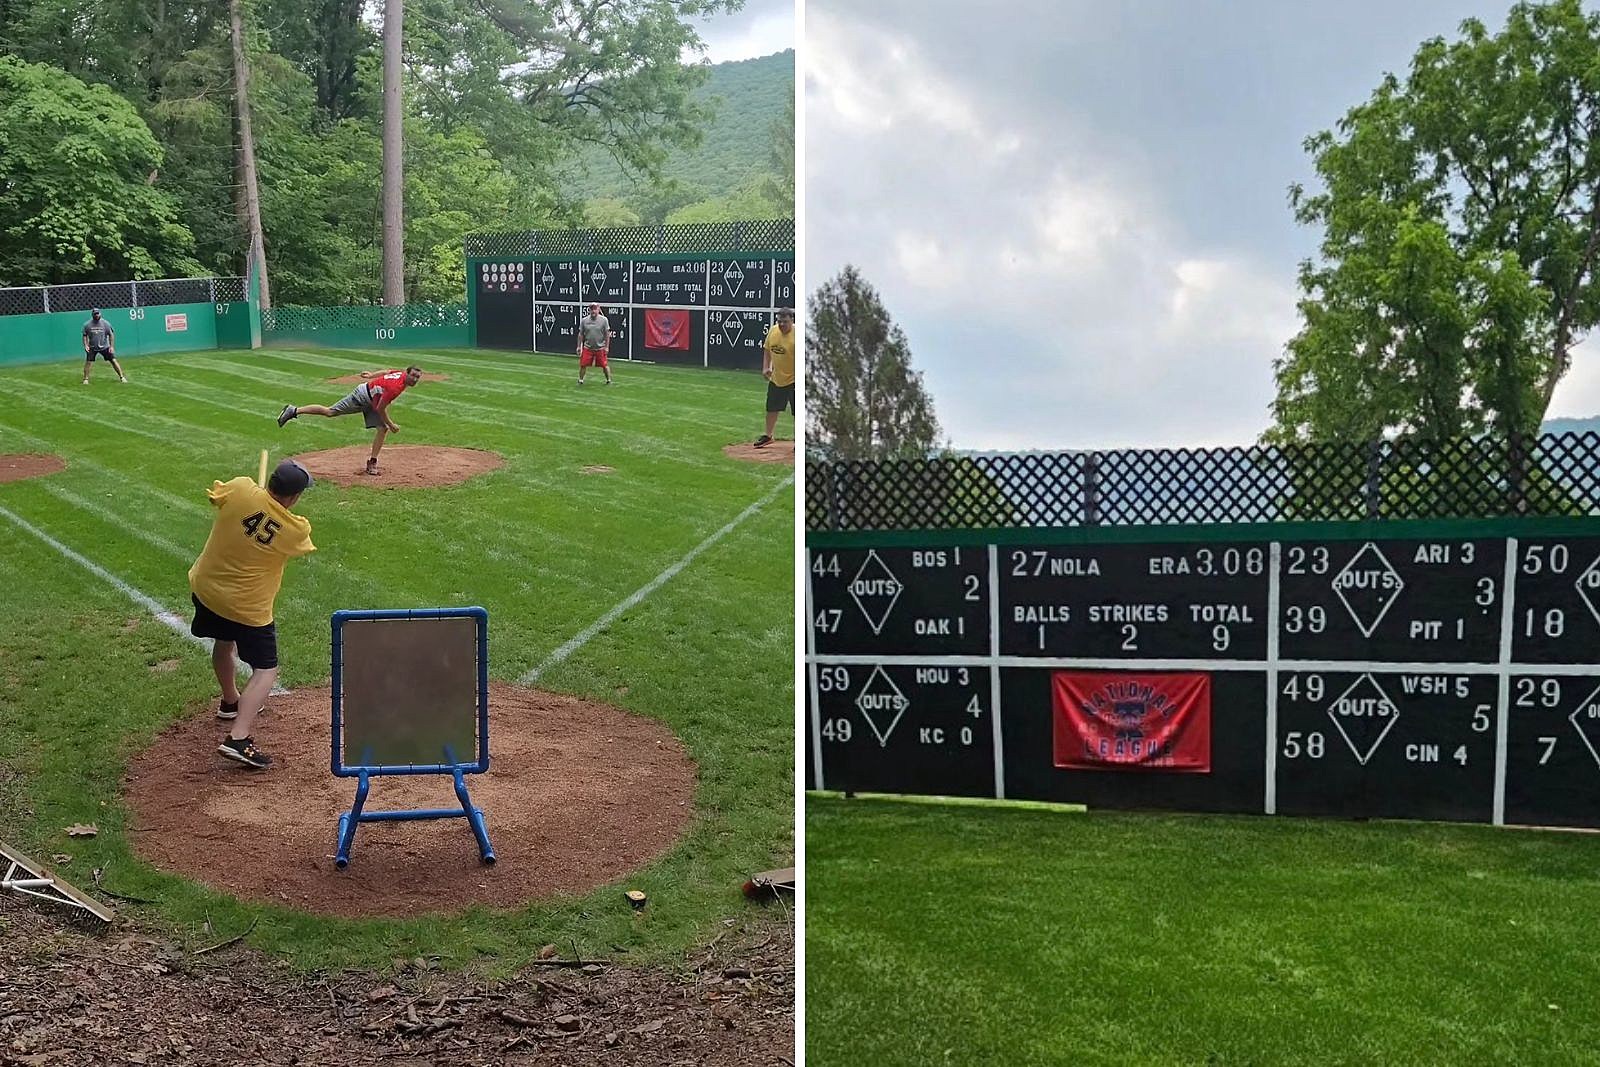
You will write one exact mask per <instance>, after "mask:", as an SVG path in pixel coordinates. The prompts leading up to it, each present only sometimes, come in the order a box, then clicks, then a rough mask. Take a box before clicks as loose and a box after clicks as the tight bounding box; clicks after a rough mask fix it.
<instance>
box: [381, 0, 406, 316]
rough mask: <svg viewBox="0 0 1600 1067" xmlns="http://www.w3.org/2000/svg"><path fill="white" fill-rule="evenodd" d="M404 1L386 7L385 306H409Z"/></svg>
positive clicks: (390, 2)
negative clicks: (403, 94)
mask: <svg viewBox="0 0 1600 1067" xmlns="http://www.w3.org/2000/svg"><path fill="white" fill-rule="evenodd" d="M404 27H405V4H404V0H384V4H383V302H384V303H385V304H390V305H396V304H404V303H405V302H406V252H405V233H406V216H405V177H404V173H403V171H404V160H405V119H404V118H403V115H404V113H405V111H404V100H403V98H402V96H401V84H400V66H401V63H402V62H403V60H402V58H401V49H402V41H403V38H404Z"/></svg>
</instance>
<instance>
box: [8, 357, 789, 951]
mask: <svg viewBox="0 0 1600 1067" xmlns="http://www.w3.org/2000/svg"><path fill="white" fill-rule="evenodd" d="M408 362H415V363H417V364H420V365H421V366H422V367H423V369H424V370H425V371H426V372H428V374H429V375H430V376H432V375H435V374H437V375H440V376H442V378H443V380H433V379H431V378H430V380H425V381H423V382H421V383H420V384H418V385H417V386H415V387H413V388H412V389H410V390H408V391H407V392H406V393H405V394H404V395H403V396H402V397H401V398H400V399H399V400H398V401H397V402H396V403H395V405H394V407H393V408H392V409H391V414H392V415H393V417H394V419H395V421H396V422H397V423H398V424H399V426H400V427H401V432H400V433H399V434H398V435H395V436H391V437H390V439H389V442H388V444H387V445H386V447H385V450H384V453H383V458H382V468H381V469H382V471H383V474H382V475H381V476H380V477H377V478H366V477H363V476H361V474H360V470H361V463H362V460H363V459H364V457H365V453H366V449H367V446H368V445H369V443H370V440H371V436H372V435H371V433H370V431H366V430H364V429H363V428H362V425H361V418H360V417H359V416H354V417H346V418H339V419H323V418H309V417H308V418H301V419H298V420H295V421H292V422H290V423H289V424H288V425H287V426H285V427H283V428H281V429H280V428H279V426H278V425H277V423H276V421H275V416H276V415H277V414H278V412H279V410H280V408H281V407H282V406H283V405H284V404H288V403H298V404H307V403H320V404H332V403H333V402H334V401H335V400H337V399H338V398H339V397H341V396H343V395H344V394H345V393H346V392H347V391H348V390H349V388H350V386H349V385H348V384H341V383H339V382H338V381H336V379H341V378H346V377H348V376H349V375H352V374H355V373H356V372H359V371H362V370H382V369H386V368H389V367H392V366H396V365H399V366H404V365H405V364H406V363H408ZM125 366H126V368H127V370H128V374H129V378H130V381H129V382H128V383H127V384H120V383H119V382H118V381H117V379H116V376H115V375H114V374H112V373H111V372H110V369H109V368H108V367H106V366H105V365H104V364H100V365H98V366H97V368H96V371H95V376H94V380H93V382H92V383H91V384H90V385H89V386H88V387H84V386H82V385H81V384H80V382H79V378H80V374H79V371H80V370H81V364H80V363H79V362H77V361H75V360H67V361H64V362H62V363H57V364H49V365H37V366H27V367H18V368H9V369H6V370H4V371H0V396H3V397H4V398H5V403H4V405H3V406H0V454H7V455H13V456H14V455H19V454H29V455H37V456H48V457H55V458H56V460H59V462H60V464H64V466H62V467H61V469H59V470H57V471H55V472H54V473H47V474H44V475H43V476H38V477H28V478H23V479H20V480H14V481H7V482H4V483H3V484H0V829H3V834H0V836H3V837H4V838H6V839H7V840H8V841H10V842H11V843H12V844H13V845H15V846H17V847H20V848H21V849H23V850H24V851H26V852H29V853H30V854H32V855H33V856H35V857H37V858H39V859H41V860H44V861H46V862H52V863H53V865H54V866H56V868H57V870H58V871H59V872H60V873H61V874H62V875H63V876H65V877H67V878H69V879H71V880H73V881H74V882H76V883H77V884H78V885H79V886H80V887H82V888H84V889H86V890H89V891H91V892H95V891H101V892H102V893H103V896H104V897H105V898H106V899H108V901H109V902H112V903H116V904H118V905H119V906H120V908H121V911H122V914H123V915H125V916H128V917H129V918H131V919H133V920H134V921H135V922H136V923H137V924H138V925H139V926H140V928H141V929H155V930H158V931H162V932H163V936H165V937H168V938H170V939H171V940H172V941H173V942H175V943H176V944H177V945H179V946H180V947H190V948H192V947H195V946H200V945H203V944H207V943H212V942H217V941H221V940H223V939H225V938H227V937H228V936H230V935H233V934H237V933H239V932H242V931H249V933H248V936H247V937H246V938H245V939H244V942H243V944H244V945H245V946H248V947H254V948H257V949H262V950H266V951H267V952H268V953H269V954H271V955H273V956H275V957H277V958H280V959H283V960H286V961H287V962H288V963H290V964H291V965H292V966H293V967H295V968H299V969H313V968H315V969H323V970H326V969H336V968H347V967H356V968H365V967H379V968H384V967H388V966H389V965H390V963H391V961H393V960H395V959H412V958H415V957H423V958H427V959H430V960H436V961H437V962H438V963H440V964H442V965H444V966H445V967H447V968H448V967H451V966H454V965H459V964H464V963H466V962H467V961H477V962H478V963H479V964H480V965H482V966H483V967H486V968H489V969H498V970H501V971H510V970H512V969H515V968H516V967H518V966H519V965H521V964H523V963H525V962H527V961H529V960H530V959H532V958H533V957H534V956H535V955H536V954H538V953H539V952H540V950H541V947H545V946H552V945H553V946H557V948H558V950H559V953H560V955H561V956H562V957H563V958H589V957H600V956H603V957H605V958H606V959H607V960H608V961H609V962H610V963H613V964H621V963H641V964H652V963H657V962H662V961H669V960H674V959H681V958H682V957H683V954H684V953H685V952H686V951H688V950H689V949H690V948H692V947H693V946H696V945H704V944H706V943H707V942H709V941H711V940H712V939H713V938H715V937H716V936H717V935H718V934H719V933H721V932H724V931H726V930H728V929H730V927H732V926H734V925H737V926H738V928H739V929H740V930H744V931H749V930H752V929H753V931H754V933H752V934H750V936H751V937H752V938H759V937H760V936H762V934H761V931H762V929H763V927H764V926H765V927H767V928H768V933H769V934H772V935H774V936H779V937H780V939H787V938H788V936H789V935H788V934H787V932H786V931H787V929H788V921H787V919H788V916H787V909H786V908H783V907H781V906H773V907H769V908H766V909H762V908H760V907H759V906H756V905H752V904H750V903H749V902H747V901H746V900H745V899H744V897H743V895H742V894H741V891H740V887H741V885H742V883H743V882H744V880H745V878H746V877H748V876H749V875H750V874H751V873H753V872H757V871H760V870H763V869H767V868H772V867H779V866H786V865H789V864H791V863H792V862H793V855H794V852H793V849H794V840H793V837H794V827H793V822H794V816H793V812H794V806H793V799H792V798H793V770H792V768H793V742H792V736H793V721H794V720H793V704H794V702H793V673H794V672H793V648H794V637H793V634H794V598H793V592H792V589H793V574H794V566H793V559H794V554H793V542H794V534H793V531H794V502H793V491H792V485H793V483H792V478H793V468H792V466H790V465H787V464H784V463H760V462H749V461H744V460H740V459H736V458H730V457H729V456H728V455H725V454H724V452H723V449H724V447H725V446H728V445H732V444H737V443H741V442H749V441H750V440H751V439H753V438H754V437H755V436H756V434H757V433H759V432H760V429H761V413H762V411H761V409H762V400H763V396H764V392H763V389H764V386H763V383H762V382H761V380H760V379H759V378H758V377H756V376H755V375H750V374H735V373H725V372H716V371H705V370H701V369H686V368H665V367H653V366H646V365H630V364H626V363H621V364H618V365H616V366H615V371H616V376H617V384H616V385H614V386H611V387H606V386H603V385H602V384H601V383H600V381H599V376H598V375H595V376H593V377H592V378H591V380H590V382H589V383H588V384H587V385H585V386H584V387H582V388H581V389H580V388H578V386H577V384H576V382H575V380H574V379H575V377H576V373H575V372H576V363H575V361H574V360H572V359H565V360H561V359H546V358H534V357H528V356H516V357H512V356H502V355H490V354H487V353H481V352H476V351H471V350H450V351H442V352H412V353H403V354H399V355H396V354H394V353H389V354H380V353H376V352H360V351H343V350H341V351H305V350H294V349H274V350H261V351H255V352H203V353H195V354H185V355H174V356H153V357H144V358H137V359H130V360H127V361H125ZM779 436H780V437H793V421H792V419H790V418H788V417H787V416H786V417H785V419H784V421H783V422H782V423H780V427H779ZM417 446H428V449H423V450H418V448H417ZM263 448H267V449H270V450H271V455H272V460H273V462H274V463H276V462H277V460H278V459H280V458H282V457H286V456H303V455H307V454H313V453H319V452H321V453H328V452H330V450H336V449H344V448H349V449H351V451H350V452H349V453H333V454H332V455H331V456H330V455H324V456H322V457H320V458H319V459H318V461H317V462H318V463H320V464H321V466H320V467H319V466H317V465H315V464H312V463H308V466H312V469H313V471H318V470H323V471H326V472H327V473H324V474H323V475H321V476H319V478H318V483H317V485H316V486H315V487H313V488H312V489H311V490H309V491H308V492H307V493H306V494H305V495H304V497H303V499H302V500H301V501H300V503H299V505H298V506H297V508H296V510H297V511H298V512H299V513H301V514H303V515H305V516H306V517H307V518H309V519H310V521H311V523H312V526H313V540H314V541H315V543H316V545H317V547H318V551H317V552H315V553H314V554H312V555H311V556H309V557H307V558H305V559H303V560H296V561H293V562H291V563H290V565H289V566H288V568H287V571H286V573H285V577H284V583H283V590H282V593H281V595H280V596H279V598H278V601H277V619H276V621H277V626H278V634H279V637H278V640H279V653H280V659H281V663H282V674H281V677H280V685H282V686H283V687H285V688H286V690H287V692H286V693H282V694H277V695H275V696H274V697H273V698H272V699H271V700H270V701H269V703H268V709H269V710H268V711H267V712H265V713H264V714H263V716H262V718H261V719H260V720H259V721H258V723H257V726H256V728H255V736H256V740H257V743H258V744H259V745H260V747H261V748H262V749H263V750H265V751H266V752H268V753H269V754H272V755H274V757H275V758H276V760H277V763H276V764H275V765H274V766H273V767H271V768H269V769H267V770H265V771H259V772H257V771H252V770H250V769H247V768H243V767H239V766H237V765H232V764H228V763H227V761H224V760H222V759H221V758H220V757H219V756H218V755H217V754H216V752H215V746H216V743H217V740H219V739H220V738H221V736H222V734H223V732H224V728H223V727H222V726H221V725H220V724H218V723H216V722H215V721H214V720H213V718H212V716H213V709H214V707H215V700H216V687H217V685H216V680H215V678H214V677H213V676H212V671H211V663H210V657H209V655H208V653H207V652H206V650H205V648H204V647H202V646H200V645H199V644H197V643H196V642H195V641H193V640H191V639H189V638H188V637H187V636H186V635H185V633H184V631H186V629H187V621H188V619H189V618H190V617H191V615H192V609H191V606H190V603H189V590H188V585H187V581H186V577H185V575H186V572H187V569H188V567H189V565H190V563H191V562H192V561H193V560H194V558H195V556H196V554H197V553H198V552H199V550H200V548H201V546H202V545H203V544H204V542H205V539H206V535H207V533H208V531H209V529H210V524H211V508H210V507H209V506H208V505H207V503H206V497H205V491H206V489H207V488H208V487H209V486H210V485H211V483H212V481H213V479H222V480H226V479H229V478H233V477H237V476H240V475H248V476H250V477H252V478H254V477H255V476H256V474H257V470H258V463H259V457H260V452H261V450H262V449H263ZM433 449H457V450H463V451H459V452H456V453H454V454H453V455H454V456H455V458H456V459H460V458H461V457H463V456H464V457H466V458H467V459H468V460H472V459H473V458H474V457H476V458H478V459H486V460H487V461H486V462H484V463H481V464H474V463H472V462H468V463H467V464H465V466H462V465H460V464H458V463H455V462H454V460H452V459H451V456H450V455H446V454H444V453H440V452H435V451H431V450H433ZM491 453H492V454H493V455H488V454H491ZM352 457H353V458H352ZM40 462H44V461H40ZM50 465H51V466H54V465H55V464H54V463H51V464H50ZM458 468H459V469H458ZM480 469H481V472H479V471H480ZM346 475H349V476H348V477H347V476H346ZM462 478H465V479H466V480H459V479H462ZM452 480H454V481H455V482H456V484H441V483H449V482H451V481H452ZM341 483H343V484H341ZM474 604H476V605H482V606H483V607H485V608H487V609H488V612H489V617H490V638H489V655H490V675H491V678H492V679H493V681H494V683H495V687H496V688H495V693H496V698H495V699H496V702H497V710H496V711H495V716H496V717H495V719H494V720H493V731H492V735H491V758H492V760H493V763H492V766H491V769H490V771H489V773H488V774H487V775H484V776H482V779H483V780H482V781H479V782H475V783H474V788H475V793H476V794H477V798H478V801H479V803H480V805H481V806H482V807H484V809H485V811H486V815H487V819H488V824H489V830H490V833H491V834H492V835H495V836H496V840H495V845H496V848H497V851H498V852H499V856H500V858H499V863H498V864H496V865H495V866H494V867H492V868H490V867H481V866H479V865H478V864H477V862H476V853H475V850H474V849H473V847H472V842H471V838H470V835H469V834H468V833H467V830H466V829H465V827H464V825H463V824H462V823H461V822H459V821H456V822H441V823H421V824H406V826H405V827H404V828H401V827H399V826H395V827H394V829H392V830H391V829H390V828H389V826H390V825H391V824H374V825H373V826H371V827H366V828H363V829H362V831H361V836H360V837H359V838H358V840H357V846H356V850H355V853H354V856H353V860H352V863H351V866H350V868H349V870H347V871H336V870H334V868H333V866H332V864H331V862H330V857H331V854H332V851H333V846H334V832H335V825H334V822H333V816H334V815H336V810H337V809H336V808H334V807H333V805H335V804H342V805H344V806H348V804H349V800H350V794H351V793H353V788H352V783H351V782H350V781H348V780H343V781H339V782H335V781H334V780H333V779H332V777H331V775H330V774H329V771H328V767H327V744H328V734H329V728H330V727H329V711H328V702H327V689H326V687H327V685H328V680H329V674H330V660H329V615H330V614H331V613H332V612H334V611H336V610H339V609H360V608H427V607H449V606H461V605H474ZM497 780H498V782H499V783H500V784H499V786H498V787H496V785H495V782H496V781H497ZM446 781H447V780H446ZM385 788H386V787H385V785H384V784H383V783H382V780H379V781H378V783H377V784H375V785H374V787H373V803H374V804H377V803H381V801H382V796H383V791H384V789H385ZM446 792H448V789H446ZM497 805H498V807H497ZM73 826H80V827H81V826H91V827H93V829H94V831H95V833H94V834H93V835H92V836H69V835H68V834H67V833H66V828H68V827H73ZM390 834H393V835H398V836H386V835H390ZM441 842H442V843H443V844H439V843H441ZM440 849H443V850H444V851H439V850H440ZM458 861H459V862H458ZM364 866H365V868H366V870H365V873H364V872H363V867H364ZM374 872H380V874H381V876H379V874H375V873H374ZM626 889H639V890H642V891H644V892H645V893H646V894H647V896H648V901H649V903H648V905H647V906H646V907H645V908H643V909H642V910H637V911H636V910H634V909H632V908H630V907H629V905H628V902H627V901H626V900H625V899H624V897H623V891H624V890H626ZM752 924H753V926H752ZM549 951H550V950H549V949H548V948H546V953H547V954H548V953H549ZM208 958H209V957H208Z"/></svg>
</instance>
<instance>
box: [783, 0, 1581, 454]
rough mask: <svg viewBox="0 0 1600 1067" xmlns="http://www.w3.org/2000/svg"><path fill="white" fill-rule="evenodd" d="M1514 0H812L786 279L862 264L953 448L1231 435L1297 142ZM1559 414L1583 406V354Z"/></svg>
mask: <svg viewBox="0 0 1600 1067" xmlns="http://www.w3.org/2000/svg"><path fill="white" fill-rule="evenodd" d="M1508 7H1509V2H1508V0H1497V2H1492V3H1491V2H1478V0H1344V2H1342V3H1338V4H1334V3H1323V2H1315V3H1313V2H1301V0H1293V2H1286V0H1139V2H1132V0H1123V2H1108V0H999V2H993V3H989V4H981V5H980V4H969V3H951V2H948V0H932V2H930V0H873V2H872V3H870V4H865V3H858V2H848V0H808V2H807V5H806V46H805V50H804V53H803V57H802V61H803V63H804V65H805V71H806V75H805V123H806V140H805V145H806V152H805V160H804V169H805V205H806V216H805V219H806V228H805V241H806V284H807V285H808V287H810V288H811V289H815V288H816V287H817V286H818V285H819V284H820V283H821V282H822V281H823V280H825V279H826V278H829V277H831V276H832V275H834V274H835V273H837V271H838V270H839V269H840V268H841V267H842V266H843V265H844V264H845V263H854V264H855V265H856V266H857V267H859V268H860V269H861V271H862V272H863V274H864V275H865V276H866V277H867V279H868V280H869V281H871V282H872V283H873V284H874V285H875V286H877V288H878V289H879V291H880V292H881V293H882V295H883V297H884V301H885V303H886V304H887V306H888V308H889V311H890V314H891V315H893V316H894V318H895V319H896V321H897V322H899V324H900V325H901V326H902V327H903V328H904V329H905V331H906V334H907V336H908V338H909V340H910V343H911V350H912V353H913V357H914V359H915V362H916V364H917V366H918V367H919V368H920V369H922V370H923V371H924V372H925V376H926V381H927V384H928V385H929V387H930V391H931V392H932V394H933V398H934V402H935V404H936V406H937V408H938V413H939V417H940V420H941V422H942V423H943V425H944V428H945V431H946V433H947V434H948V435H949V436H950V437H951V438H952V439H953V442H954V444H955V445H956V446H957V447H959V448H977V449H1016V448H1086V447H1125V446H1135V445H1178V444H1242V443H1249V442H1251V441H1253V440H1254V439H1255V438H1256V437H1257V435H1258V434H1259V433H1260V432H1261V431H1262V430H1263V429H1264V428H1265V427H1266V425H1267V421H1268V414H1267V407H1268V404H1269V402H1270V400H1271V398H1272V395H1273V389H1272V372H1271V367H1272V360H1273V359H1274V358H1275V357H1276V356H1277V355H1278V353H1279V352H1280V351H1281V349H1282V346H1283V342H1284V341H1285V340H1286V339H1287V338H1288V337H1290V336H1291V335H1292V334H1293V333H1294V332H1295V330H1296V329H1297V321H1296V315H1295V308H1294V301H1295V294H1296V289H1295V286H1294V277H1295V268H1296V265H1297V263H1298V262H1299V261H1300V260H1301V259H1302V258H1304V257H1306V256H1307V255H1309V254H1310V253H1311V252H1312V251H1314V248H1315V243H1316V238H1317V235H1316V233H1315V231H1312V230H1308V229H1303V228H1300V227H1298V226H1296V225H1295V223H1294V221H1293V219H1292V218H1291V217H1290V214H1289V209H1288V203H1287V194H1286V190H1287V188H1288V186H1289V184H1290V183H1291V182H1292V181H1296V180H1301V181H1308V182H1309V180H1310V178H1311V172H1310V166H1309V163H1308V160H1307V157H1306V156H1305V154H1304V152H1303V151H1302V149H1301V143H1302V141H1303V140H1304V138H1305V137H1306V136H1307V135H1308V134H1311V133H1313V132H1315V131H1317V130H1321V129H1325V128H1328V127H1330V126H1331V125H1332V124H1333V123H1334V122H1335V121H1336V120H1337V119H1338V118H1339V117H1340V116H1341V115H1342V114H1343V113H1344V112H1345V111H1346V110H1347V109H1348V108H1350V107H1351V106H1352V105H1354V104H1356V103H1359V102H1361V101H1363V100H1365V99H1366V98H1367V96H1368V95H1369V94H1370V93H1371V91H1372V89H1373V88H1374V87H1375V86H1376V85H1377V83H1378V81H1379V79H1380V78H1381V76H1382V74H1383V72H1384V71H1395V72H1397V73H1399V72H1403V71H1404V70H1405V68H1406V67H1407V65H1408V63H1409V60H1410V58H1411V55H1412V54H1413V52H1414V51H1415V50H1416V47H1417V45H1418V44H1419V43H1421V42H1422V41H1423V40H1424V39H1426V38H1428V37H1430V36H1434V35H1438V34H1445V35H1453V34H1454V32H1455V28H1456V26H1457V25H1458V24H1459V23H1460V21H1461V19H1462V18H1464V17H1467V16H1469V15H1476V16H1478V17H1480V18H1482V19H1484V21H1486V22H1488V23H1489V24H1490V25H1491V26H1493V27H1495V28H1498V27H1499V26H1500V25H1501V24H1502V23H1503V21H1504V14H1505V11H1506V10H1507V8H1508ZM1586 348H1587V352H1584V351H1580V352H1579V353H1578V357H1577V358H1576V360H1575V369H1574V371H1573V372H1572V374H1570V375H1569V376H1568V379H1567V380H1566V381H1565V382H1563V384H1562V386H1561V387H1560V388H1559V389H1558V390H1557V392H1556V397H1555V404H1554V407H1553V409H1552V415H1593V414H1596V413H1600V367H1597V366H1596V365H1595V364H1596V363H1600V351H1596V348H1597V345H1596V344H1595V342H1592V341H1591V342H1590V343H1589V344H1588V345H1587V346H1586Z"/></svg>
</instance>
